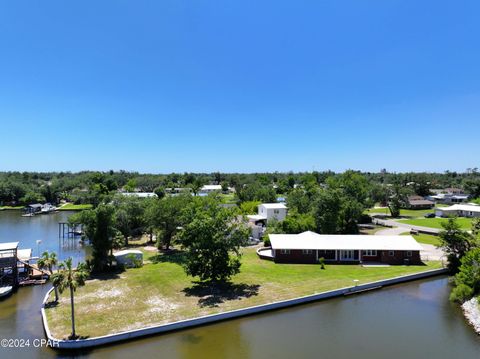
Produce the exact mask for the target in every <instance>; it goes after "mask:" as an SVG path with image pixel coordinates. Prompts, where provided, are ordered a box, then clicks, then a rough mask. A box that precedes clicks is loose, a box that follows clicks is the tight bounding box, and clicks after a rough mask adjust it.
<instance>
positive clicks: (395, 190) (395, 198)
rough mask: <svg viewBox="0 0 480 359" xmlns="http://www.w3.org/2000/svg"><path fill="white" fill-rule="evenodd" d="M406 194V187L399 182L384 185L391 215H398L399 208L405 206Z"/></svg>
mask: <svg viewBox="0 0 480 359" xmlns="http://www.w3.org/2000/svg"><path fill="white" fill-rule="evenodd" d="M408 194H409V192H408V189H406V188H405V187H404V186H402V185H400V184H399V183H395V184H393V185H389V186H387V187H386V195H387V206H388V209H389V210H390V214H391V215H392V217H399V216H400V209H401V208H403V207H405V204H406V203H407V196H408Z"/></svg>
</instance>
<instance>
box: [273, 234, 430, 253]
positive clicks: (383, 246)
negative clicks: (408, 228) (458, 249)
mask: <svg viewBox="0 0 480 359" xmlns="http://www.w3.org/2000/svg"><path fill="white" fill-rule="evenodd" d="M269 238H270V243H271V245H272V248H273V249H324V250H335V249H337V250H342V249H343V250H347V249H352V250H368V249H371V250H392V251H393V250H395V251H402V250H403V251H420V250H422V249H423V248H422V246H421V245H420V244H418V242H417V241H416V240H415V239H414V238H413V237H412V236H378V235H343V234H318V233H315V232H310V231H307V232H303V233H300V234H270V235H269Z"/></svg>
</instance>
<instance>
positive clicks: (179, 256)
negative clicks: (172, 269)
mask: <svg viewBox="0 0 480 359" xmlns="http://www.w3.org/2000/svg"><path fill="white" fill-rule="evenodd" d="M149 260H150V261H151V262H152V263H154V264H157V263H175V264H180V265H182V264H183V263H185V261H186V254H185V252H184V251H180V250H178V249H170V250H168V251H165V250H163V251H162V252H161V253H159V254H157V255H154V256H152V257H150V258H149Z"/></svg>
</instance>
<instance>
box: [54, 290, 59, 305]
mask: <svg viewBox="0 0 480 359" xmlns="http://www.w3.org/2000/svg"><path fill="white" fill-rule="evenodd" d="M53 289H55V302H56V303H58V288H57V287H53Z"/></svg>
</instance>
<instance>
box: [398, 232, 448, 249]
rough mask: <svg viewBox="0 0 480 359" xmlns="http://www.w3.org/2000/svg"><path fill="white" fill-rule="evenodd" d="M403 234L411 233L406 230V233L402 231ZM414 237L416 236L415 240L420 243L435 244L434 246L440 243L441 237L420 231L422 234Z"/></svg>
mask: <svg viewBox="0 0 480 359" xmlns="http://www.w3.org/2000/svg"><path fill="white" fill-rule="evenodd" d="M401 235H405V236H407V235H410V233H408V232H406V233H402V234H401ZM413 238H415V240H416V241H417V242H418V243H425V244H433V245H434V246H439V245H440V239H439V238H438V236H432V235H430V234H423V233H420V234H417V235H414V236H413Z"/></svg>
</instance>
